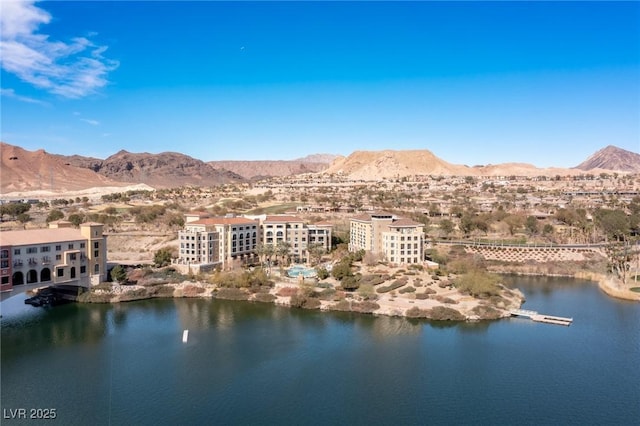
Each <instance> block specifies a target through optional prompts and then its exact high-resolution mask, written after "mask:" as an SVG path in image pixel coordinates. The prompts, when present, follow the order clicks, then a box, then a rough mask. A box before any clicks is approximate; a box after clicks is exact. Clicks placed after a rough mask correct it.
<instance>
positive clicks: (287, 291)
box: [277, 287, 298, 297]
mask: <svg viewBox="0 0 640 426" xmlns="http://www.w3.org/2000/svg"><path fill="white" fill-rule="evenodd" d="M297 293H298V289H297V288H295V287H283V288H281V289H280V290H278V293H277V295H278V296H281V297H291V296H293V295H294V294H297Z"/></svg>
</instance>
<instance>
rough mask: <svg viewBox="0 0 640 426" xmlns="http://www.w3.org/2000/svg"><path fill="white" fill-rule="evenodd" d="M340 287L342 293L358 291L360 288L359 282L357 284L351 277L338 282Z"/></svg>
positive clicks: (354, 278)
mask: <svg viewBox="0 0 640 426" xmlns="http://www.w3.org/2000/svg"><path fill="white" fill-rule="evenodd" d="M340 286H341V287H342V289H343V290H344V291H355V290H357V289H358V287H360V282H358V280H357V279H356V277H354V276H353V275H351V276H346V277H344V278H342V280H341V281H340Z"/></svg>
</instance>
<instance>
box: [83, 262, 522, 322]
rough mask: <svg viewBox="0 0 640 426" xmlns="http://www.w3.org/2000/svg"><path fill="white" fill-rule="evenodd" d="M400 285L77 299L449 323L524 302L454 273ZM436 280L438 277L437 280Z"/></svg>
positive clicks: (145, 289) (110, 291) (136, 288)
mask: <svg viewBox="0 0 640 426" xmlns="http://www.w3.org/2000/svg"><path fill="white" fill-rule="evenodd" d="M409 274H411V275H409V276H408V277H407V278H406V279H405V281H406V284H404V285H403V286H401V287H398V288H397V289H395V290H392V291H384V292H381V291H380V287H384V286H385V285H388V284H389V283H388V282H383V283H380V284H379V285H378V286H377V288H378V292H373V294H371V293H367V294H365V293H363V292H345V291H343V290H341V289H340V287H339V283H338V282H337V281H335V280H333V279H331V278H329V279H327V280H326V281H325V282H321V283H317V282H315V281H314V282H305V281H298V280H295V279H291V278H287V277H277V278H276V279H275V284H274V285H273V286H272V287H268V288H267V287H265V286H263V287H260V288H258V289H255V288H254V289H247V288H234V287H225V286H220V285H216V284H211V283H208V282H203V281H197V280H193V281H191V280H188V281H182V282H179V283H166V282H165V283H154V284H146V285H140V284H136V285H119V284H111V283H103V284H101V285H99V286H97V287H94V288H92V289H91V290H90V291H89V292H87V293H85V294H83V295H81V296H80V297H79V300H78V301H79V302H83V303H118V302H126V301H133V300H142V299H150V298H158V297H164V298H182V297H199V298H217V299H227V300H245V301H249V302H263V303H274V304H276V305H279V306H288V307H295V308H303V309H317V310H322V311H346V312H358V313H367V314H373V315H387V316H404V317H410V318H425V319H432V320H448V321H480V320H493V319H499V318H506V317H510V316H511V313H510V311H511V310H512V309H518V308H520V306H521V305H522V303H523V302H524V299H525V298H524V295H523V294H522V293H521V292H520V291H519V290H517V289H508V288H506V287H504V286H502V285H501V284H498V288H499V293H498V294H494V295H491V296H489V295H487V296H486V297H473V296H471V295H470V294H467V293H465V292H462V291H460V290H459V289H457V288H455V287H454V286H453V284H452V279H453V277H443V278H440V277H436V276H432V275H430V273H429V272H423V273H414V272H409ZM436 278H437V279H436Z"/></svg>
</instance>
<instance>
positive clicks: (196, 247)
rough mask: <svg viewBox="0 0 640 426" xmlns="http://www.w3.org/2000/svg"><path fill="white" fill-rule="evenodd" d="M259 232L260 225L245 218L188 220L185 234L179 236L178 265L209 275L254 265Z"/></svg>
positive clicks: (179, 233)
mask: <svg viewBox="0 0 640 426" xmlns="http://www.w3.org/2000/svg"><path fill="white" fill-rule="evenodd" d="M259 231H260V222H259V221H257V220H253V219H247V218H244V217H213V218H197V217H194V216H188V217H187V222H186V223H185V226H184V230H182V231H179V232H178V241H179V244H180V247H179V251H178V259H177V260H176V261H175V262H174V263H175V264H176V265H186V266H187V267H191V266H193V268H195V269H197V270H201V271H206V270H211V269H213V268H215V267H220V268H223V269H228V268H230V267H232V266H233V263H234V262H235V263H245V262H248V261H252V260H253V259H254V256H255V249H256V247H257V245H258V243H259V242H260V232H259Z"/></svg>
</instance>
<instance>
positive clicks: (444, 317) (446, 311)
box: [429, 306, 465, 321]
mask: <svg viewBox="0 0 640 426" xmlns="http://www.w3.org/2000/svg"><path fill="white" fill-rule="evenodd" d="M429 318H431V319H434V320H438V321H464V320H465V317H464V315H462V314H461V313H460V312H458V311H456V310H455V309H452V308H447V307H446V306H436V307H434V308H432V309H430V310H429Z"/></svg>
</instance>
